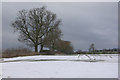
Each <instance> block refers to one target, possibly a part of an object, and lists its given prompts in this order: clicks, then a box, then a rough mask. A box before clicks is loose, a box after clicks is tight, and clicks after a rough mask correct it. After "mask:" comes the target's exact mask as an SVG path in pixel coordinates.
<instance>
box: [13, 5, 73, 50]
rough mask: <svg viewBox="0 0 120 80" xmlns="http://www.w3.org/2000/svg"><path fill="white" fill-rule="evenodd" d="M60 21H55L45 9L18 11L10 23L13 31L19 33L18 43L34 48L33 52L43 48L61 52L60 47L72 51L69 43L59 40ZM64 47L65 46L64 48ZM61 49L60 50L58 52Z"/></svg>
mask: <svg viewBox="0 0 120 80" xmlns="http://www.w3.org/2000/svg"><path fill="white" fill-rule="evenodd" d="M60 25H61V20H60V19H57V16H56V14H54V13H53V12H51V11H49V10H47V9H46V7H44V6H43V7H41V8H33V9H30V10H21V11H19V13H18V15H17V18H16V20H15V21H14V22H13V23H12V27H14V29H15V31H19V33H20V35H19V39H18V40H19V41H20V42H24V43H26V44H27V45H28V46H30V47H34V49H35V52H38V46H40V51H42V50H43V47H47V48H49V49H50V50H58V51H62V50H63V49H62V47H60V45H61V44H62V46H64V45H65V44H66V46H67V47H66V48H65V49H67V48H69V49H71V50H72V51H73V48H72V46H71V44H70V42H65V41H63V40H61V36H62V32H61V30H60V28H59V26H60ZM64 47H65V46H64ZM60 48H61V50H59V49H60Z"/></svg>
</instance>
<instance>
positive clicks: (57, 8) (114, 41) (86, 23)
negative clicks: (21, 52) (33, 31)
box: [2, 2, 118, 50]
mask: <svg viewBox="0 0 120 80" xmlns="http://www.w3.org/2000/svg"><path fill="white" fill-rule="evenodd" d="M41 6H47V9H48V10H51V11H52V12H54V13H56V14H57V17H58V18H60V19H62V25H61V26H60V28H61V30H62V32H63V37H62V39H63V40H66V41H71V43H72V44H73V46H74V49H75V50H77V49H82V50H87V49H88V48H89V45H90V44H91V43H94V44H95V47H96V48H97V49H103V48H117V47H118V5H117V2H116V3H113V2H109V3H108V2H101V3H99V2H98V3H97V2H88V3H83V2H76V3H75V2H74V3H73V2H71V3H70V2H65V3H59V2H58V3H55V2H54V3H52V2H51V3H49V2H45V3H40V2H39V3H33V2H32V3H27V2H26V3H20V2H19V3H15V2H14V3H12V2H11V3H3V5H2V25H3V26H2V27H3V29H2V33H3V37H2V40H3V42H2V43H3V49H6V48H14V47H18V46H25V45H24V44H23V43H20V42H18V41H17V39H18V36H19V34H18V33H14V30H13V28H12V27H11V26H10V25H11V22H12V21H14V20H15V18H16V14H17V13H18V11H19V10H22V9H31V8H38V7H41Z"/></svg>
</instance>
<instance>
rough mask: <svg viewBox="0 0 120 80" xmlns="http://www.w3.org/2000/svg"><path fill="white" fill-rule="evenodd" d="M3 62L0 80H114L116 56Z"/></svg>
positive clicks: (48, 58)
mask: <svg viewBox="0 0 120 80" xmlns="http://www.w3.org/2000/svg"><path fill="white" fill-rule="evenodd" d="M89 56H90V58H92V59H91V60H90V59H89V58H88V57H87V56H85V55H81V56H80V57H79V58H78V55H71V56H59V55H58V56H57V55H56V56H42V55H41V56H38V55H37V56H27V57H17V58H4V62H3V63H0V64H2V68H3V69H2V70H3V71H2V77H3V78H117V77H118V55H117V54H114V55H113V54H112V55H111V54H110V55H104V54H102V55H89Z"/></svg>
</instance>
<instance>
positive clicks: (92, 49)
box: [89, 43, 95, 53]
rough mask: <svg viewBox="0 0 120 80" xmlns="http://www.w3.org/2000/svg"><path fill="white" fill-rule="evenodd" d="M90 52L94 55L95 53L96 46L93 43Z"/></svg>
mask: <svg viewBox="0 0 120 80" xmlns="http://www.w3.org/2000/svg"><path fill="white" fill-rule="evenodd" d="M89 52H92V53H94V52H95V44H93V43H92V44H91V45H90V48H89Z"/></svg>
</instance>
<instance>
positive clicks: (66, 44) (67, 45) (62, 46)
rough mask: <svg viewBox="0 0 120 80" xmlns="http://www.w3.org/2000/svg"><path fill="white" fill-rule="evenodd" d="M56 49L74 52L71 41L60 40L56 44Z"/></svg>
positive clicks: (67, 52)
mask: <svg viewBox="0 0 120 80" xmlns="http://www.w3.org/2000/svg"><path fill="white" fill-rule="evenodd" d="M55 49H56V50H57V51H59V52H63V53H65V54H70V53H73V46H72V45H71V42H70V41H64V40H58V41H57V42H56V44H55Z"/></svg>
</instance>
